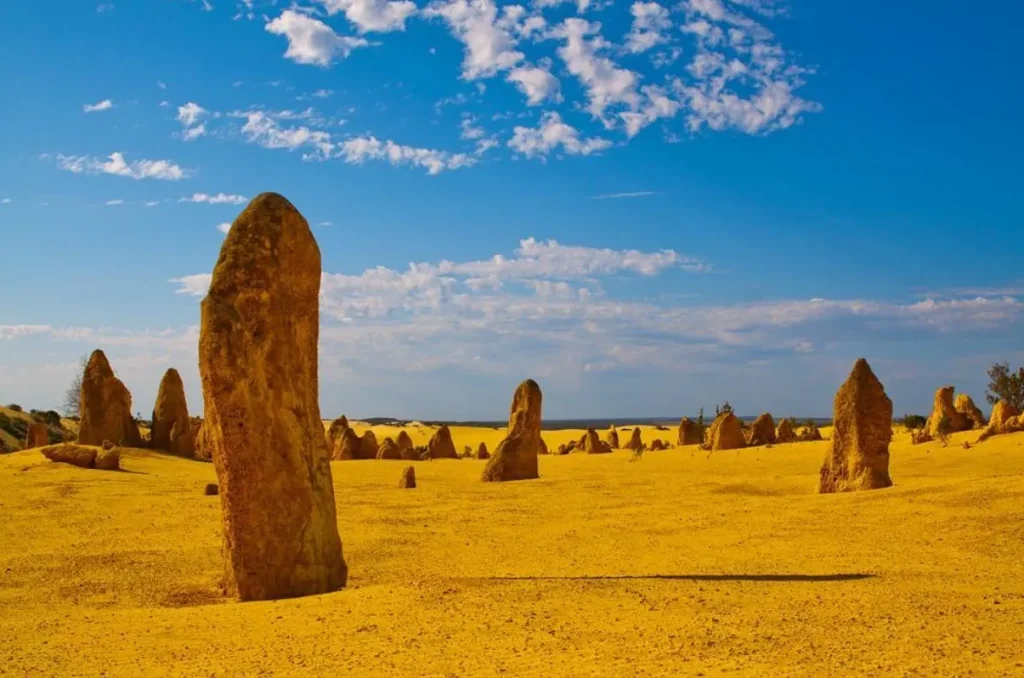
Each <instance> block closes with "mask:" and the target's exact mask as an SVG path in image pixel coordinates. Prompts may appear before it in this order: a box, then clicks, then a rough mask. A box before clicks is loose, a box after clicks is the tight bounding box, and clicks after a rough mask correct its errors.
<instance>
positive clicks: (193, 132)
mask: <svg viewBox="0 0 1024 678" xmlns="http://www.w3.org/2000/svg"><path fill="white" fill-rule="evenodd" d="M208 115H209V111H207V110H206V109H205V108H203V107H202V106H200V105H199V104H197V103H195V102H194V101H190V102H188V103H187V104H185V105H184V106H179V107H178V122H180V123H181V124H182V127H184V128H185V129H184V131H183V132H182V138H183V139H184V140H185V141H192V140H193V139H197V138H199V137H201V136H203V135H204V134H206V125H205V124H204V123H203V122H202V120H203V118H205V117H206V116H208Z"/></svg>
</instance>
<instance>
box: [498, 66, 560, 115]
mask: <svg viewBox="0 0 1024 678" xmlns="http://www.w3.org/2000/svg"><path fill="white" fill-rule="evenodd" d="M506 80H508V81H509V82H511V83H514V84H515V86H516V87H518V88H519V91H521V92H522V93H523V94H525V95H526V104H527V105H528V106H537V105H540V104H542V103H544V102H545V101H547V100H548V99H550V100H552V101H554V102H556V103H560V102H561V101H562V94H561V91H560V89H561V83H559V82H558V78H556V77H555V76H553V75H551V73H550V72H548V70H546V69H544V68H540V67H538V66H522V67H519V68H514V69H512V70H511V71H509V74H508V77H507V78H506Z"/></svg>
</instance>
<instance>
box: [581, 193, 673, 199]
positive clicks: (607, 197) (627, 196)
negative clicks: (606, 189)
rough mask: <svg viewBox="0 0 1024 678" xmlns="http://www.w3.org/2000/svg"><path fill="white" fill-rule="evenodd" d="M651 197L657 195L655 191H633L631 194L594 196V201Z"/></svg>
mask: <svg viewBox="0 0 1024 678" xmlns="http://www.w3.org/2000/svg"><path fill="white" fill-rule="evenodd" d="M651 195H657V193H655V192H654V191H631V192H629V193H603V194H601V195H595V196H592V199H593V200H620V199H622V198H646V197H648V196H651Z"/></svg>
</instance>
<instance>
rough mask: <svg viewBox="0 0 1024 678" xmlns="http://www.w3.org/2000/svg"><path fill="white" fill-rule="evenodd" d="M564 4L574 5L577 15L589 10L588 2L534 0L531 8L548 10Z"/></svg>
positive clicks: (584, 0) (588, 0)
mask: <svg viewBox="0 0 1024 678" xmlns="http://www.w3.org/2000/svg"><path fill="white" fill-rule="evenodd" d="M566 2H571V3H573V4H575V5H576V12H577V13H578V14H583V13H584V12H586V11H587V9H589V8H590V0H534V3H533V6H534V7H537V8H538V9H550V8H552V7H558V6H559V5H561V4H564V3H566Z"/></svg>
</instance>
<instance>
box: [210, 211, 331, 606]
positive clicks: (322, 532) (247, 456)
mask: <svg viewBox="0 0 1024 678" xmlns="http://www.w3.org/2000/svg"><path fill="white" fill-rule="evenodd" d="M320 276H321V268H320V250H319V248H318V247H317V244H316V240H314V239H313V234H312V233H311V232H310V230H309V225H308V224H307V223H306V220H305V219H303V218H302V215H301V214H299V212H298V211H297V210H296V209H295V208H294V207H293V206H292V204H291V203H289V202H288V201H287V200H285V199H284V198H283V197H281V196H280V195H277V194H273V193H264V194H262V195H259V196H257V197H256V198H254V199H253V201H252V202H250V203H249V205H248V207H246V208H245V210H244V211H243V212H242V213H241V214H240V215H239V216H238V218H237V219H236V220H235V222H234V224H233V225H232V227H231V230H230V231H229V232H228V235H227V237H226V238H225V239H224V244H223V245H222V246H221V250H220V256H219V257H218V259H217V264H216V266H215V267H214V269H213V278H212V280H211V282H210V289H209V292H208V294H207V296H206V298H205V299H204V300H203V303H202V322H201V326H200V336H199V372H200V374H201V375H202V380H203V395H204V398H205V401H206V417H205V419H206V420H207V422H206V425H207V426H208V434H209V435H208V437H209V439H210V446H211V449H212V451H213V463H214V466H215V468H216V471H217V478H218V480H219V486H220V498H221V508H222V516H223V522H224V537H225V555H226V563H225V565H226V567H225V575H226V576H225V588H226V590H227V592H228V593H229V594H234V595H237V596H238V597H239V598H241V599H242V600H265V599H273V598H287V597H294V596H302V595H309V594H316V593H326V592H329V591H334V590H337V589H338V588H340V587H342V586H344V585H345V582H346V578H347V574H348V573H347V567H346V565H345V561H344V558H343V556H342V547H341V539H340V537H339V536H338V520H337V516H336V513H335V501H334V486H333V483H332V479H331V467H330V463H329V453H328V449H327V440H326V436H324V430H323V423H322V421H321V419H320V405H319V400H318V398H319V385H318V381H317V361H318V356H317V339H318V336H319V330H320V319H319V294H320Z"/></svg>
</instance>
